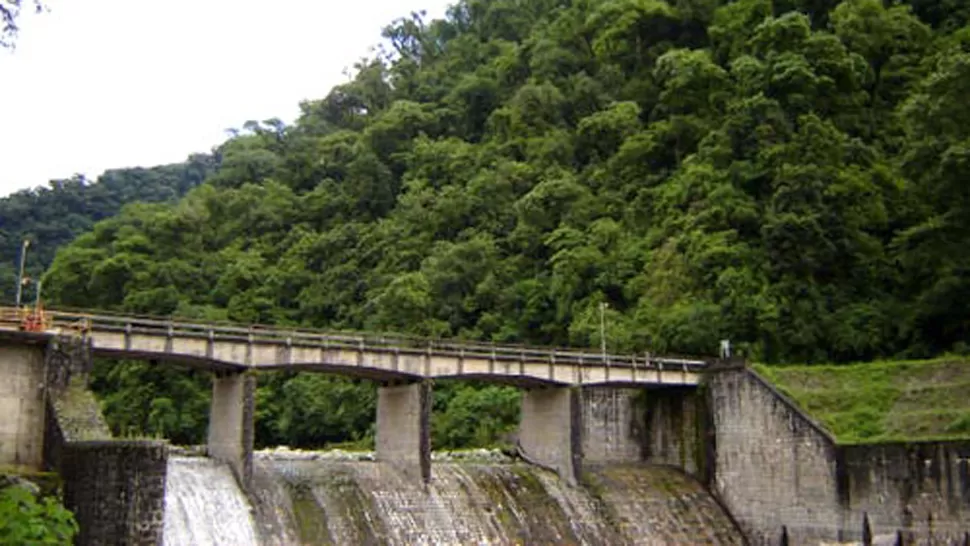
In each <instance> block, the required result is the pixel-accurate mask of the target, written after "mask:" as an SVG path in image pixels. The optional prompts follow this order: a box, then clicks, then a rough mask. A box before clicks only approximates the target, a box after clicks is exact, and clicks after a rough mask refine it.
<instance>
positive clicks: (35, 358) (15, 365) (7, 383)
mask: <svg viewBox="0 0 970 546" xmlns="http://www.w3.org/2000/svg"><path fill="white" fill-rule="evenodd" d="M0 415H2V416H3V418H2V419H0V466H13V467H22V468H26V469H31V470H40V469H41V468H42V467H43V463H44V458H43V457H44V424H45V421H46V419H45V413H44V346H43V345H28V344H6V343H3V342H0Z"/></svg>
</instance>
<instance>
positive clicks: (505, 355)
mask: <svg viewBox="0 0 970 546" xmlns="http://www.w3.org/2000/svg"><path fill="white" fill-rule="evenodd" d="M6 309H8V308H0V319H2V317H3V316H5V315H4V312H5V311H6ZM14 311H16V309H14ZM46 313H47V314H48V315H49V316H50V318H51V319H52V320H53V327H54V328H55V329H56V328H62V329H64V328H69V329H71V330H72V331H77V330H78V329H80V330H89V331H110V332H125V333H130V334H148V335H157V336H171V337H175V336H177V337H193V338H205V339H212V340H218V341H239V342H249V343H269V344H280V345H282V344H286V345H291V346H292V345H296V346H313V347H322V348H333V349H338V348H342V349H352V350H365V351H377V352H400V353H405V354H408V353H410V354H433V355H443V354H444V355H448V356H458V357H465V358H485V359H491V360H504V361H509V360H512V361H519V362H521V361H527V362H536V361H543V362H551V363H554V362H561V363H571V364H579V365H590V366H603V365H606V366H615V367H620V368H631V367H632V368H642V369H682V370H685V371H687V370H690V371H698V370H700V369H703V368H706V367H707V366H708V362H707V361H705V360H703V359H691V358H674V357H661V356H654V355H651V354H649V353H641V354H610V353H607V354H605V355H604V354H603V353H602V352H592V351H585V350H576V349H560V348H547V347H542V348H539V347H529V346H525V345H506V344H496V343H483V342H475V341H468V342H466V341H451V340H440V339H428V338H417V337H409V336H401V335H393V336H391V335H382V334H367V333H358V334H348V333H334V332H326V331H321V330H311V329H307V328H279V327H269V326H262V325H243V324H225V323H223V324H206V323H199V322H191V321H176V320H166V319H155V318H136V317H129V316H122V315H107V314H97V315H94V314H85V313H74V312H66V311H56V310H47V311H46Z"/></svg>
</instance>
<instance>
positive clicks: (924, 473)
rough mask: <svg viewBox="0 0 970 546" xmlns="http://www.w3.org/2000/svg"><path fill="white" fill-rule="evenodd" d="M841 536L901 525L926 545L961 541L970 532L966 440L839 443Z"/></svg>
mask: <svg viewBox="0 0 970 546" xmlns="http://www.w3.org/2000/svg"><path fill="white" fill-rule="evenodd" d="M839 451H840V455H841V456H840V459H839V495H840V497H841V506H842V508H843V513H844V515H843V518H844V520H843V523H842V527H843V530H844V531H843V536H844V537H845V538H849V539H853V540H860V539H861V538H862V537H861V533H862V520H863V517H864V514H865V515H868V519H869V525H870V527H871V530H872V532H873V534H874V535H890V534H893V533H895V532H896V531H897V530H898V529H903V530H904V532H905V534H906V535H909V538H912V539H918V540H921V541H924V543H926V544H947V545H949V544H961V545H962V544H963V539H964V537H965V536H966V533H970V468H968V466H970V463H968V461H970V441H962V442H960V441H949V442H920V443H912V444H903V443H893V444H876V445H856V446H840V447H839Z"/></svg>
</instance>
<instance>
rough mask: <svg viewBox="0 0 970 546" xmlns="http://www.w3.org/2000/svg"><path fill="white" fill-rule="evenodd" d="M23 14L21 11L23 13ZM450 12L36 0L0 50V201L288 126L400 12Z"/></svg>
mask: <svg viewBox="0 0 970 546" xmlns="http://www.w3.org/2000/svg"><path fill="white" fill-rule="evenodd" d="M24 3H25V4H28V2H26V1H25V2H24ZM451 3H453V2H452V0H262V1H256V0H134V1H133V0H47V4H48V5H49V6H50V8H51V9H50V11H49V12H47V13H44V14H41V15H36V16H35V15H33V14H32V13H31V14H30V15H26V14H25V15H24V17H23V18H22V20H21V26H22V28H21V33H20V36H19V38H18V40H17V48H16V50H15V51H13V52H12V53H11V52H5V51H2V50H0V196H4V195H7V194H9V193H11V192H13V191H16V190H18V189H21V188H27V187H34V186H43V185H46V184H47V181H48V180H50V179H53V178H68V177H70V176H72V175H73V174H74V173H83V174H85V175H87V176H88V177H89V178H92V179H93V178H96V177H97V176H98V175H99V174H101V172H103V171H104V170H105V169H108V168H116V167H128V166H152V165H158V164H163V163H171V162H177V161H181V160H183V159H185V158H186V157H187V156H188V155H189V154H190V153H193V152H206V151H209V150H210V149H211V148H212V147H213V146H214V145H216V144H218V143H220V142H222V141H223V140H225V138H226V134H225V132H224V131H225V129H228V128H230V127H240V126H241V125H242V124H243V123H244V122H245V121H246V120H248V119H256V120H262V119H267V118H271V117H279V118H281V119H283V120H285V121H287V122H289V121H292V119H293V118H294V117H295V115H296V113H297V111H298V103H299V102H300V101H301V100H303V99H307V98H322V97H323V96H325V95H326V94H327V92H328V91H329V90H330V88H331V87H333V86H334V85H336V84H339V83H342V82H344V81H346V76H344V75H343V71H344V69H345V68H349V67H351V66H352V65H353V63H354V62H355V61H357V60H358V59H359V58H360V57H362V56H365V55H367V54H368V51H369V49H370V48H371V47H372V46H374V45H376V44H377V43H379V42H380V41H381V37H380V29H381V28H382V27H383V26H385V25H386V24H387V23H390V22H391V21H392V20H394V19H396V18H398V17H401V16H406V15H408V14H409V13H410V12H411V11H419V10H422V9H424V10H427V12H428V17H440V16H442V15H443V14H444V12H445V8H446V7H447V6H448V5H449V4H451Z"/></svg>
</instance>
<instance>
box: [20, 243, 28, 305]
mask: <svg viewBox="0 0 970 546" xmlns="http://www.w3.org/2000/svg"><path fill="white" fill-rule="evenodd" d="M29 246H30V241H28V240H27V239H24V243H23V245H21V247H20V274H19V275H17V307H18V308H19V307H20V299H21V297H22V296H23V293H24V265H25V264H26V262H27V247H29Z"/></svg>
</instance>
